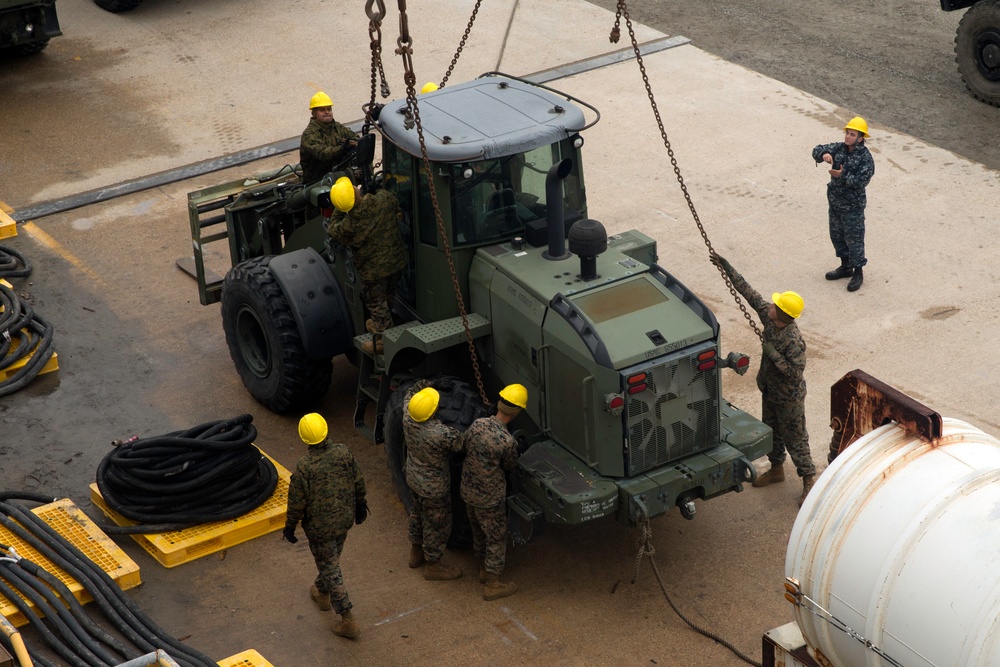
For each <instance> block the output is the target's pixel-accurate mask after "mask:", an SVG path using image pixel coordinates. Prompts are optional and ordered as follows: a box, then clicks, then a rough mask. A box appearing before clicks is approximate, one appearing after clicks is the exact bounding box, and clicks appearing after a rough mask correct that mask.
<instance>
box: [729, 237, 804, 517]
mask: <svg viewBox="0 0 1000 667" xmlns="http://www.w3.org/2000/svg"><path fill="white" fill-rule="evenodd" d="M712 263H713V264H715V265H716V266H718V267H721V268H722V269H723V270H724V271H725V272H726V274H727V275H728V276H729V280H730V281H732V283H733V287H735V288H736V291H737V292H739V293H740V294H742V295H743V298H745V299H746V300H747V302H748V303H749V304H750V307H751V308H753V309H754V310H756V311H757V314H758V315H759V316H760V320H761V324H762V325H763V327H764V342H763V344H762V348H761V352H762V354H761V361H760V369H759V370H758V371H757V388H758V389H760V393H761V421H763V422H764V423H765V424H767V425H768V426H770V427H771V430H772V431H773V433H774V441H773V442H774V444H773V446H772V448H771V452H770V453H769V454H768V455H767V458H768V460H769V461H770V462H771V468H770V469H769V470H768V471H767V472H765V473H764V474H763V475H761V476H760V477H758V478H757V479H756V480H755V481H754V482H753V485H754V486H755V487H762V486H767V485H768V484H775V483H778V482H784V481H785V470H784V467H783V466H784V463H785V453H786V452H787V453H788V454H790V455H791V457H792V462H793V463H795V469H796V471H797V472H798V474H799V477H801V478H802V496H801V497H800V498H799V501H798V503H799V507H801V506H802V503H803V502H804V501H805V499H806V496H807V495H808V494H809V490H810V489H812V486H813V481H814V480H815V477H816V466H815V465H813V460H812V453H811V452H810V451H809V433H808V432H807V431H806V379H805V370H806V343H805V341H804V340H802V334H801V333H800V332H799V328H798V326H797V325H796V323H795V320H796V319H798V318H799V316H800V315H801V314H802V309H803V307H804V306H805V304H804V302H803V301H802V297H801V296H799V295H798V294H796V293H795V292H780V293H779V292H775V293H774V294H773V295H772V296H771V299H772V301H771V302H770V303H769V302H767V301H765V300H764V299H763V297H761V295H760V294H759V293H758V292H757V290H755V289H754V288H753V287H751V286H750V284H749V283H748V282H747V281H746V280H745V279H744V278H743V276H741V275H740V274H739V273H738V272H737V271H736V269H734V268H733V266H732V264H730V263H729V262H727V261H726V259H725V258H724V257H722V256H721V255H717V254H713V255H712Z"/></svg>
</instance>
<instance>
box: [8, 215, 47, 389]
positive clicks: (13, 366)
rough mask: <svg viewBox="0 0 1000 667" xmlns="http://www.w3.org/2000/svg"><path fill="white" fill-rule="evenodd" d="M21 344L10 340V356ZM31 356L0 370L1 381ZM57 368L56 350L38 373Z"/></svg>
mask: <svg viewBox="0 0 1000 667" xmlns="http://www.w3.org/2000/svg"><path fill="white" fill-rule="evenodd" d="M2 215H3V212H2V211H0V216H2ZM0 238H3V234H2V233H0ZM0 285H4V286H5V287H10V288H11V289H13V287H14V286H13V285H11V284H10V283H9V282H7V281H6V280H4V279H3V278H0ZM2 312H3V308H0V313H2ZM20 344H21V341H19V340H17V339H12V340H11V342H10V350H9V351H8V352H7V356H10V355H11V354H13V353H14V350H16V349H17V346H18V345H20ZM31 356H32V355H30V354H29V355H28V356H27V357H26V358H24V359H21V360H19V361H17V362H16V363H14V364H11V365H10V366H9V367H7V368H4V369H3V370H0V382H3V381H5V380H8V379H10V378H12V377H14V373H16V372H17V371H18V369H20V368H21V367H22V366H24V365H25V364H26V363H28V361H29V360H30V359H31ZM57 370H59V355H58V354H56V353H55V352H53V353H52V356H51V357H49V360H48V361H46V362H45V365H44V366H42V370H40V371H39V372H38V374H39V375H43V374H45V373H51V372H52V371H57Z"/></svg>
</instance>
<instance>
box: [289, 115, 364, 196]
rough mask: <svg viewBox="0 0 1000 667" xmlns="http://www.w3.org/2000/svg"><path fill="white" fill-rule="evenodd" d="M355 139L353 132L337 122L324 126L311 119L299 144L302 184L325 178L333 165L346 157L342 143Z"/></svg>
mask: <svg viewBox="0 0 1000 667" xmlns="http://www.w3.org/2000/svg"><path fill="white" fill-rule="evenodd" d="M356 137H357V135H356V134H355V133H354V132H353V131H351V130H350V129H348V128H346V127H344V126H343V125H341V124H340V123H338V122H337V121H333V122H332V123H330V124H329V125H324V124H323V123H319V122H317V121H316V119H311V120H310V121H309V125H307V126H306V130H305V132H303V133H302V142H301V143H300V144H299V162H300V163H301V164H302V182H303V183H312V182H313V181H318V180H319V179H321V178H323V177H324V176H326V175H327V174H328V173H329V172H330V171H331V170H332V169H333V167H334V165H336V164H339V163H340V161H341V160H343V159H344V158H345V157H346V156H347V153H346V151H345V150H344V141H345V140H347V139H354V138H356Z"/></svg>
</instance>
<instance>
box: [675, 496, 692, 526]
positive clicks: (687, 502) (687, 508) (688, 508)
mask: <svg viewBox="0 0 1000 667" xmlns="http://www.w3.org/2000/svg"><path fill="white" fill-rule="evenodd" d="M677 507H679V508H680V510H681V516H682V517H684V518H685V519H687V520H688V521H691V520H692V519H694V514H695V512H696V511H697V510H696V508H695V506H694V499H693V498H691V496H683V497H681V498H680V499H678V500H677Z"/></svg>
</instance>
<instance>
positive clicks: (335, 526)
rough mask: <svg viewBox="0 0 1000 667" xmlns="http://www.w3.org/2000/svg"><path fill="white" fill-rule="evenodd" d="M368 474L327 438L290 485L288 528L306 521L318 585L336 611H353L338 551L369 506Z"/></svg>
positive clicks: (303, 461)
mask: <svg viewBox="0 0 1000 667" xmlns="http://www.w3.org/2000/svg"><path fill="white" fill-rule="evenodd" d="M366 505H367V503H366V501H365V478H364V475H362V474H361V468H360V467H359V466H358V462H357V461H356V460H355V459H354V455H353V454H351V450H349V449H348V448H347V446H346V445H343V444H340V443H334V442H333V441H331V440H330V439H329V438H327V439H326V440H324V441H323V442H322V443H320V444H318V445H312V446H310V447H309V450H308V452H307V453H306V455H305V456H303V457H302V458H301V459H299V462H298V464H297V465H296V466H295V472H294V473H292V480H291V482H290V484H289V487H288V509H287V513H286V517H285V518H286V527H287V526H288V525H291V526H292V527H293V531H294V526H295V525H296V524H298V523H299V522H300V521H301V522H302V528H303V530H304V531H305V534H306V537H307V538H309V551H310V552H312V555H313V559H315V561H316V568H317V569H318V570H319V574H318V576H317V577H316V583H315V585H316V588H317V589H318V590H319V592H320V593H321V594H322V595H324V596H325V595H329V596H330V602H331V603H332V605H333V608H334V610H335V611H336V612H337V613H338V614H340V615H342V616H343V615H344V614H346V613H348V612H350V610H351V607H352V606H353V605H352V604H351V600H350V598H349V597H348V595H347V588H346V587H345V586H344V575H343V573H342V572H341V571H340V555H341V553H343V550H344V541H345V540H346V539H347V531H348V530H350V528H351V526H353V525H354V524H355V522H356V520H357V517H358V510H359V508H361V507H364V506H366Z"/></svg>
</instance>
